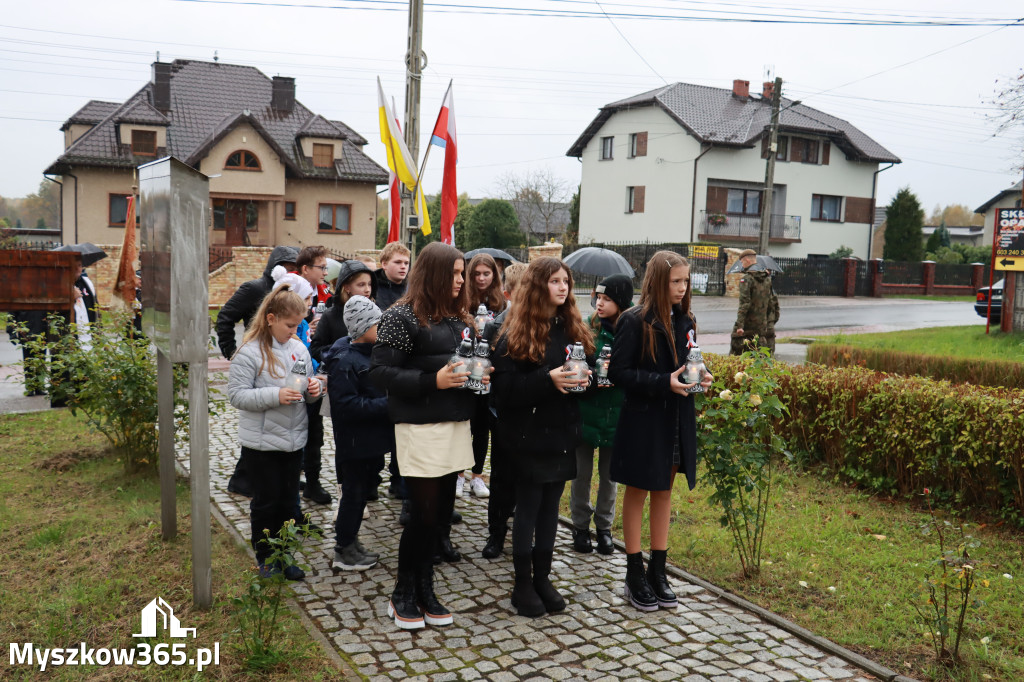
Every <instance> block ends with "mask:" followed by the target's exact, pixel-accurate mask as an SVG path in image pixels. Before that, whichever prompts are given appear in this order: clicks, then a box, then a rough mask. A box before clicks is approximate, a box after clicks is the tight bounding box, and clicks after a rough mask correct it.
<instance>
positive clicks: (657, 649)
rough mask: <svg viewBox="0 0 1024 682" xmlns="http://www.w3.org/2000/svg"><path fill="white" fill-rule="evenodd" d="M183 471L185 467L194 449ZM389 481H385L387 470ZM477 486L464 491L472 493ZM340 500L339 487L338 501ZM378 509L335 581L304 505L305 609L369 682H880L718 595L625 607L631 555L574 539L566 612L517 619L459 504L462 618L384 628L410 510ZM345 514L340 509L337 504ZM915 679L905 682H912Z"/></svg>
mask: <svg viewBox="0 0 1024 682" xmlns="http://www.w3.org/2000/svg"><path fill="white" fill-rule="evenodd" d="M224 412H225V414H224V415H222V416H221V417H218V418H217V419H215V420H212V421H211V424H210V485H211V494H212V499H213V502H214V504H215V505H216V507H217V508H218V509H219V510H220V512H221V513H222V514H223V515H224V516H225V517H226V518H227V519H228V521H229V522H230V523H231V524H232V525H233V526H234V527H235V529H237V531H238V532H239V533H240V534H241V535H242V537H244V538H248V537H249V500H248V499H247V498H244V497H241V496H238V495H232V494H229V493H228V492H227V482H228V478H229V476H230V475H231V472H232V471H233V469H234V465H235V461H236V457H237V453H238V446H237V442H236V439H235V434H236V418H235V412H234V410H233V409H232V408H231V407H227V408H226V409H225V410H224ZM325 421H326V424H325V426H326V428H325V431H326V433H327V434H328V435H327V436H326V440H327V443H326V444H325V445H324V448H323V454H324V469H323V473H322V475H321V476H322V478H321V480H322V481H325V482H326V481H333V480H335V478H334V475H335V474H334V464H333V460H334V456H333V455H334V453H333V449H332V447H333V438H332V436H331V435H330V434H331V429H330V422H329V420H325ZM178 461H179V464H181V465H182V466H183V467H184V469H185V470H186V471H187V468H188V452H187V446H186V449H185V450H181V449H179V451H178ZM385 475H386V472H385ZM467 487H468V486H467ZM332 492H333V490H332ZM383 493H384V490H383V486H382V490H381V495H382V500H381V501H379V502H371V503H370V504H369V508H370V513H371V517H370V518H369V519H368V520H366V521H364V522H363V527H362V531H361V534H360V537H361V539H362V541H363V544H365V545H366V546H367V547H368V548H370V549H371V550H376V551H379V552H381V554H382V557H381V561H380V563H378V564H377V566H375V567H374V568H371V569H369V570H367V571H363V572H352V573H348V574H341V575H334V574H333V573H332V572H331V569H330V557H331V555H332V551H333V544H334V536H333V524H332V521H331V518H332V516H333V509H332V508H329V507H327V506H320V505H308V504H307V501H306V500H303V505H304V507H305V508H306V510H307V511H308V512H310V513H311V514H312V516H313V519H314V521H315V522H316V523H318V524H320V525H321V526H323V527H324V529H325V531H326V533H327V537H325V538H324V539H323V540H320V541H317V542H316V544H315V545H314V544H312V543H307V549H306V552H305V555H304V557H303V559H304V561H305V563H308V564H309V565H311V566H312V570H310V571H308V572H307V577H306V580H305V582H304V583H295V584H294V587H295V591H296V593H297V598H298V602H299V603H300V605H301V607H302V608H303V609H304V610H305V612H306V614H307V615H308V616H309V618H310V619H311V621H312V622H313V623H315V624H316V626H317V627H318V628H319V629H320V630H321V631H322V632H323V634H324V635H325V636H326V638H327V640H328V641H329V642H330V643H331V644H332V645H333V646H334V647H335V648H336V650H337V652H338V653H339V654H340V655H341V657H342V658H343V659H344V660H345V661H346V662H347V663H348V664H349V665H350V666H351V668H352V669H353V670H354V671H355V672H357V673H358V674H359V675H361V676H364V677H365V678H367V679H370V680H374V681H376V680H417V681H419V680H436V681H441V680H496V681H498V682H503V681H509V682H511V681H515V680H620V679H630V680H683V681H685V682H698V681H711V682H724V681H725V680H745V681H747V682H786V681H788V680H850V681H851V682H865V681H866V680H876V679H879V678H877V677H874V676H872V675H870V674H868V673H866V672H864V671H863V670H861V669H859V668H856V667H854V666H852V665H851V664H849V663H847V662H845V661H844V660H842V659H841V658H837V657H835V656H832V655H829V654H828V653H826V652H825V651H823V650H821V649H818V648H816V647H813V646H811V645H808V644H806V643H805V642H803V641H802V640H800V639H797V638H796V637H794V636H793V635H791V634H789V633H788V632H786V631H784V630H782V629H780V628H778V627H776V626H774V625H772V624H770V623H768V622H766V621H764V620H762V619H760V618H759V617H758V616H756V615H753V614H751V613H749V612H746V611H744V610H742V609H739V608H737V607H735V606H733V605H732V604H730V603H728V602H726V601H724V600H722V599H720V598H718V597H717V596H716V595H715V594H713V593H712V592H710V591H708V590H705V589H704V588H702V587H700V586H698V585H694V584H691V583H687V582H682V581H679V580H676V579H672V587H673V589H674V590H675V591H676V594H677V595H678V596H679V608H677V609H675V610H660V611H655V612H653V613H646V614H644V613H641V612H639V611H637V610H635V609H633V608H632V607H630V606H629V605H628V604H627V603H626V602H625V601H624V599H623V598H622V580H623V577H624V575H625V571H626V567H625V555H624V554H622V553H621V552H616V554H615V555H614V556H613V557H604V556H601V555H598V554H596V553H594V554H585V555H581V554H576V553H574V552H572V551H571V550H570V549H569V544H570V542H571V536H570V533H569V531H568V530H567V529H566V528H564V527H562V528H560V529H559V533H558V539H557V544H556V554H555V563H554V566H553V570H552V578H553V580H554V582H555V585H556V586H557V587H558V588H559V589H560V590H561V591H562V594H563V595H565V598H566V602H568V608H567V609H566V611H564V612H562V613H560V614H557V615H551V616H544V617H541V618H537V619H530V618H524V617H521V616H517V615H515V612H514V611H513V610H512V608H511V605H510V604H509V595H510V591H511V587H512V557H511V554H510V547H511V541H510V542H509V543H508V544H507V545H506V550H505V554H504V555H503V556H502V557H501V558H499V559H496V560H493V561H488V560H486V559H482V558H481V557H480V548H481V547H482V546H483V544H484V541H485V539H486V520H487V505H486V501H485V500H478V499H475V498H470V497H466V498H463V499H461V500H456V509H458V510H459V511H461V512H462V514H463V516H464V518H465V521H464V523H461V524H458V525H456V526H454V527H453V531H452V540H453V542H454V543H455V544H456V545H457V546H458V547H459V548H460V549H461V550H462V553H463V559H462V561H461V562H459V563H455V564H442V565H441V566H440V567H438V571H437V579H436V587H437V592H438V596H439V598H440V599H441V601H442V602H443V603H445V605H446V606H448V608H449V609H451V611H452V612H453V613H454V614H455V623H454V624H453V625H451V626H448V627H445V628H432V627H429V626H428V627H427V628H426V629H423V630H420V631H418V632H415V633H409V632H402V631H399V630H398V629H397V628H395V626H394V624H393V623H392V622H391V620H390V619H389V618H388V617H387V613H386V610H387V600H388V597H389V596H390V594H391V589H392V588H393V586H394V581H395V571H396V568H397V556H398V539H399V535H400V526H399V525H398V520H397V517H398V511H399V507H400V504H399V503H398V502H393V501H390V500H385V499H384V497H385V496H384V494H383ZM335 504H337V501H335ZM904 679H905V678H904Z"/></svg>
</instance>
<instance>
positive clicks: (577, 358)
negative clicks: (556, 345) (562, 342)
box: [562, 341, 590, 393]
mask: <svg viewBox="0 0 1024 682" xmlns="http://www.w3.org/2000/svg"><path fill="white" fill-rule="evenodd" d="M562 367H563V369H565V370H567V371H570V372H572V373H573V379H575V380H576V381H580V382H583V383H581V384H577V385H575V386H572V387H570V388H568V389H566V390H567V391H569V392H570V393H583V392H584V391H586V390H587V371H588V370H589V369H590V366H589V365H587V356H586V353H584V352H583V344H582V343H580V342H579V341H577V342H576V343H574V344H573V345H572V346H568V347H566V358H565V364H564V365H562Z"/></svg>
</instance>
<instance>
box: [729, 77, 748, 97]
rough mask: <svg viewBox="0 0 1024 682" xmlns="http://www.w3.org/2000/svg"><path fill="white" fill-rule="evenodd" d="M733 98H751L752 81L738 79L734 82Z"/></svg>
mask: <svg viewBox="0 0 1024 682" xmlns="http://www.w3.org/2000/svg"><path fill="white" fill-rule="evenodd" d="M732 96H733V97H739V98H740V99H747V98H748V97H750V81H741V80H739V79H736V80H734V81H733V82H732Z"/></svg>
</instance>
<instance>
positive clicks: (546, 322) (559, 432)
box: [493, 257, 594, 618]
mask: <svg viewBox="0 0 1024 682" xmlns="http://www.w3.org/2000/svg"><path fill="white" fill-rule="evenodd" d="M577 343H578V344H581V345H582V347H583V350H584V351H585V352H586V354H587V355H590V356H591V360H592V359H593V353H594V338H593V334H592V333H591V331H590V329H589V328H588V327H587V325H586V324H585V323H584V322H583V318H582V317H581V315H580V311H579V309H578V308H577V307H576V300H575V298H574V297H573V295H572V275H570V274H569V270H568V269H567V268H566V267H565V265H564V264H563V263H562V261H560V260H558V259H557V258H550V257H544V258H538V259H536V260H534V261H532V262H531V263H530V265H529V267H528V268H527V269H526V272H525V274H524V275H523V279H522V281H521V282H520V283H519V286H517V287H516V290H515V293H514V294H513V302H512V306H511V307H510V308H509V312H508V317H507V319H506V320H505V324H504V325H503V326H502V328H501V333H500V335H499V337H498V341H497V345H496V347H495V349H494V355H493V361H494V388H493V397H494V406H495V408H496V409H497V412H498V417H499V418H498V420H497V422H496V424H495V441H500V442H501V443H502V444H503V447H507V448H508V452H509V453H510V454H511V458H510V459H511V469H512V478H513V480H514V481H515V486H516V511H515V522H514V524H513V528H512V561H513V565H514V567H515V588H514V589H513V591H512V605H513V606H514V607H515V608H516V609H517V610H518V612H519V614H520V615H523V616H530V617H534V618H535V617H537V616H541V615H543V614H544V613H545V611H546V612H549V613H550V612H555V611H561V610H562V609H564V608H565V600H564V599H563V598H562V595H561V594H559V593H558V590H556V589H555V587H554V585H552V584H551V579H550V574H551V561H552V556H553V553H554V547H555V533H556V530H557V524H558V502H559V499H560V498H561V496H562V491H563V490H564V489H565V482H566V481H568V480H571V479H573V478H575V476H576V446H577V445H578V444H579V442H580V434H581V421H580V410H579V405H578V398H579V396H580V395H581V394H580V393H579V392H577V391H579V389H580V388H585V387H586V386H587V385H588V384H589V383H590V377H589V374H590V372H589V371H586V375H585V377H584V378H583V379H582V380H581V378H580V375H579V374H578V373H577V372H576V371H573V370H566V369H564V368H563V365H564V364H565V363H566V354H567V353H566V350H567V348H571V347H573V346H574V344H577Z"/></svg>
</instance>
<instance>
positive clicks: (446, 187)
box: [430, 82, 459, 245]
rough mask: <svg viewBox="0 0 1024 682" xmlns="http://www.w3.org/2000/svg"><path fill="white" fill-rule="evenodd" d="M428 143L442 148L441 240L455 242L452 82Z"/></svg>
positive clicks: (456, 157)
mask: <svg viewBox="0 0 1024 682" xmlns="http://www.w3.org/2000/svg"><path fill="white" fill-rule="evenodd" d="M430 144H433V145H437V146H438V147H441V148H443V149H444V177H443V178H442V180H441V241H442V242H444V243H445V244H452V245H454V244H455V238H454V235H453V233H452V225H453V224H454V223H455V216H456V215H458V212H459V192H458V190H457V189H456V184H455V164H456V163H458V160H459V153H458V144H457V142H456V138H455V102H454V100H453V99H452V84H451V83H450V82H449V83H448V91H447V92H446V93H445V94H444V101H443V102H442V103H441V113H439V114H438V115H437V123H435V124H434V132H433V134H432V135H431V136H430Z"/></svg>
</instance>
